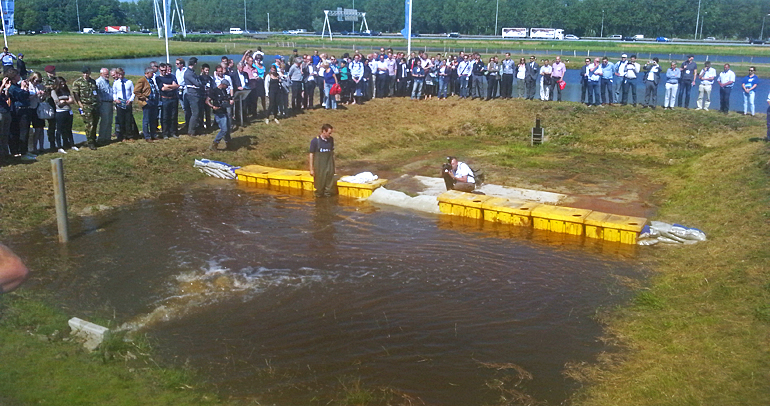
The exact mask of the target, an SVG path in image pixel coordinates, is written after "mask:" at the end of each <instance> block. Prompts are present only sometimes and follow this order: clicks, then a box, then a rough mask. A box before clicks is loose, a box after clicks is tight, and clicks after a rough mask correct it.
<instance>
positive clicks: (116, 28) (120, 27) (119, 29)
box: [104, 25, 131, 32]
mask: <svg viewBox="0 0 770 406" xmlns="http://www.w3.org/2000/svg"><path fill="white" fill-rule="evenodd" d="M129 31H131V29H130V28H128V26H127V25H108V26H106V27H104V32H129Z"/></svg>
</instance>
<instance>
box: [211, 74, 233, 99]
mask: <svg viewBox="0 0 770 406" xmlns="http://www.w3.org/2000/svg"><path fill="white" fill-rule="evenodd" d="M222 80H227V93H228V94H230V95H232V94H233V84H232V83H230V82H231V80H230V78H226V77H224V75H223V76H222V77H221V78H220V77H219V76H217V75H216V74H214V83H215V84H216V87H219V84H220V83H222Z"/></svg>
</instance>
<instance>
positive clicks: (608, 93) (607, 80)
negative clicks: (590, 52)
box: [601, 56, 615, 106]
mask: <svg viewBox="0 0 770 406" xmlns="http://www.w3.org/2000/svg"><path fill="white" fill-rule="evenodd" d="M614 76H615V65H613V64H611V63H610V62H609V59H607V57H606V56H605V57H604V58H603V59H602V79H601V93H602V106H606V105H607V104H609V105H610V106H612V104H613V103H614V102H615V99H614V97H613V96H614V95H615V90H614V89H613V88H612V79H613V77H614Z"/></svg>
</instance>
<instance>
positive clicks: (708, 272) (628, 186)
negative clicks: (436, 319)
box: [0, 99, 770, 406]
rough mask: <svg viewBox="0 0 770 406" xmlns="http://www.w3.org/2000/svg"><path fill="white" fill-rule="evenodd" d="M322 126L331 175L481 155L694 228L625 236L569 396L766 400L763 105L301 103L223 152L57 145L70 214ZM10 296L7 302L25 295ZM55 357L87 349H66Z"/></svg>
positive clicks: (293, 161) (410, 168)
mask: <svg viewBox="0 0 770 406" xmlns="http://www.w3.org/2000/svg"><path fill="white" fill-rule="evenodd" d="M536 115H540V117H541V118H542V122H543V125H544V126H545V128H546V132H547V134H548V135H549V140H548V142H547V143H546V144H545V145H543V146H541V147H537V148H531V147H529V146H528V135H529V128H530V127H532V125H533V121H534V117H535V116H536ZM325 122H329V123H331V124H333V125H334V126H335V131H336V134H335V136H336V138H337V144H338V149H337V162H338V165H339V171H338V172H340V173H343V174H351V173H357V172H360V171H362V170H371V171H373V172H375V173H377V174H379V175H380V176H382V177H385V178H390V179H396V178H397V177H398V176H399V175H401V174H419V175H430V176H433V175H435V173H436V168H437V167H438V165H439V164H440V163H441V162H442V160H443V157H445V156H446V155H448V154H452V155H457V156H460V157H461V159H463V160H465V161H467V162H470V163H471V164H472V165H474V166H481V167H483V168H484V171H485V172H486V174H487V180H488V182H490V183H497V184H504V185H510V186H519V187H527V188H535V189H541V190H549V191H556V192H562V193H568V194H570V195H573V196H583V197H586V198H584V199H582V200H580V201H579V204H578V205H582V206H584V207H589V208H590V207H591V205H592V204H593V203H592V202H594V203H598V202H601V203H602V204H604V205H611V204H612V205H614V206H612V207H613V209H614V210H615V211H617V212H622V211H623V210H627V209H628V207H629V206H630V205H638V206H639V207H644V208H647V209H646V210H649V211H651V212H654V213H655V214H654V219H658V220H662V221H667V222H678V223H681V224H685V225H688V226H695V227H698V228H700V229H702V230H704V231H705V232H706V233H707V235H708V236H709V241H707V242H705V243H700V244H697V245H694V246H687V247H665V246H663V247H657V246H656V247H647V248H643V249H641V254H640V257H639V258H638V260H639V262H641V263H644V264H645V265H646V266H647V267H649V268H650V269H652V270H653V275H652V277H651V279H650V280H649V281H647V283H646V286H645V288H644V289H642V290H640V291H639V292H638V293H637V295H636V297H635V298H634V300H632V301H631V302H630V303H628V304H627V305H625V306H621V307H618V308H615V309H609V310H607V311H606V312H604V313H602V315H601V321H602V322H603V323H604V325H605V337H604V338H605V339H606V340H607V342H608V343H610V344H611V346H612V347H611V348H612V349H613V351H611V352H608V354H606V355H603V356H602V357H600V358H599V359H598V360H597V361H596V362H595V363H590V364H570V365H567V366H565V374H567V376H569V377H570V378H572V379H576V380H578V381H580V382H583V383H585V387H584V389H582V390H581V391H579V392H578V393H577V394H576V395H575V398H574V403H576V404H583V405H607V406H609V405H613V406H615V405H619V404H624V405H625V404H630V405H683V404H692V405H697V404H702V405H717V404H721V405H727V404H741V405H763V404H766V400H767V399H768V397H770V387H768V385H767V382H769V381H770V358H769V357H768V356H767V354H768V350H770V343H768V341H767V337H768V333H770V272H768V269H770V266H768V265H769V264H768V258H770V249H768V248H767V245H766V243H765V242H766V241H767V238H768V234H770V224H768V222H767V217H768V216H770V209H768V192H770V183H769V182H768V180H767V179H768V178H767V176H768V174H770V164H769V162H768V161H770V153H768V148H767V145H766V144H764V143H762V142H753V141H755V140H752V139H756V138H760V137H764V134H765V122H764V117H756V118H751V117H744V116H741V115H737V114H735V113H731V114H730V115H728V116H724V115H721V114H718V113H716V112H702V111H683V110H676V111H662V110H660V109H658V110H649V109H634V108H631V107H630V106H627V107H615V108H588V107H585V106H583V105H580V104H576V103H561V104H555V103H541V102H525V101H521V100H513V101H501V100H496V101H491V102H478V101H470V100H464V101H461V100H456V99H450V100H446V101H438V100H431V101H424V102H411V101H409V100H405V99H393V100H374V101H372V102H370V103H367V104H366V105H364V106H350V107H349V108H348V109H346V110H339V111H325V110H314V111H308V112H306V113H304V114H301V115H299V116H297V117H294V118H291V119H287V120H284V121H282V122H281V124H280V125H275V124H271V125H265V124H264V123H261V124H260V123H256V124H252V125H251V126H249V127H246V128H245V129H240V130H238V132H237V133H236V134H234V137H235V138H234V140H233V143H232V144H233V146H234V147H235V150H234V151H221V152H216V153H208V152H206V150H205V149H206V148H207V147H208V145H209V142H210V140H211V136H206V137H199V138H194V139H191V138H183V139H180V140H169V141H163V142H158V143H154V144H147V143H143V142H142V143H139V142H137V143H131V144H125V143H124V144H115V145H110V146H108V147H105V148H100V149H99V150H98V151H96V152H92V151H81V152H77V153H70V154H67V156H66V157H65V171H66V178H67V187H68V199H69V204H70V209H71V213H72V215H73V216H87V215H90V214H91V213H92V212H93V211H94V210H98V209H95V208H97V207H104V206H107V207H117V206H121V205H124V204H127V203H130V202H133V201H136V200H138V199H144V198H152V197H155V196H157V195H158V194H160V193H163V192H164V191H167V190H169V189H172V188H176V187H179V186H181V185H184V184H186V183H189V182H194V181H196V180H198V179H201V178H202V175H200V174H199V173H197V171H195V170H194V169H193V168H192V167H191V165H192V160H193V158H197V157H208V158H213V159H217V160H222V161H225V162H228V163H231V164H235V165H243V164H249V163H261V164H265V165H271V166H280V167H286V168H304V167H305V165H306V164H305V162H306V159H307V155H306V148H307V143H308V140H309V139H310V138H311V137H312V136H314V135H316V134H317V132H318V129H319V127H320V125H321V124H323V123H325ZM45 158H46V157H45V156H42V157H41V158H40V162H37V163H33V164H28V165H13V166H7V167H3V168H2V170H1V171H0V177H1V179H2V181H1V182H0V196H3V197H2V199H3V200H2V205H1V206H0V214H1V216H0V230H2V234H0V236H2V238H3V241H9V242H11V243H12V241H13V236H14V235H15V234H17V233H20V232H23V231H26V230H30V229H35V228H38V227H52V225H53V219H54V217H53V213H54V208H53V198H52V191H51V187H50V172H49V170H50V169H49V168H50V165H49V164H48V162H47V159H45ZM618 197H623V198H622V199H618ZM618 200H620V202H618ZM612 202H615V203H612ZM51 244H54V242H51ZM28 260H30V259H28ZM3 300H4V301H5V300H6V299H5V298H3ZM14 300H19V301H20V303H22V304H23V303H25V301H27V300H30V299H27V298H25V297H19V298H18V299H14ZM22 309H23V306H22ZM26 312H27V310H23V312H22V313H23V314H26ZM4 319H5V318H4ZM61 320H62V319H61V318H60V319H59V321H58V322H57V324H56V325H58V326H61V325H62V321H61ZM23 324H24V323H22V324H19V323H7V322H4V324H3V326H2V327H0V334H3V340H2V344H0V352H2V353H3V354H12V353H14V352H20V353H21V352H22V351H27V353H28V354H32V353H34V352H36V351H40V352H41V353H43V354H48V353H47V352H46V351H49V350H50V348H56V347H55V346H57V345H65V344H59V343H42V341H41V340H40V339H39V338H37V337H35V336H33V335H29V334H26V333H25V330H24V327H23ZM60 328H62V327H60ZM38 334H39V333H38ZM45 334H49V335H50V332H46V333H45ZM40 346H43V347H46V346H48V347H46V348H48V349H38V347H40ZM51 351H54V352H53V354H55V353H56V352H55V350H51ZM68 354H69V353H68ZM67 357H68V359H70V358H72V359H79V360H81V361H82V362H85V361H87V360H88V359H89V358H88V357H89V356H87V355H82V354H71V355H67ZM3 359H6V358H3ZM81 361H79V362H81ZM121 365H122V364H121ZM86 366H88V367H86ZM24 368H26V366H25V365H24V363H21V362H19V363H8V362H6V363H4V366H3V371H4V372H3V373H5V374H7V376H9V377H11V378H12V379H17V380H18V379H20V378H19V377H22V376H23V375H24V374H29V373H32V372H30V371H36V370H38V369H39V368H45V369H46V370H48V369H51V370H58V369H59V368H71V369H69V370H74V371H78V372H77V373H78V374H79V375H82V376H91V375H95V374H102V375H104V376H106V377H120V376H122V375H121V374H123V373H125V371H126V370H127V368H128V367H126V366H123V368H124V369H120V368H116V369H112V367H110V368H108V367H101V366H99V367H96V366H93V365H91V364H87V363H85V364H83V363H79V364H77V365H75V364H72V365H70V364H67V365H66V366H65V365H59V364H56V363H51V364H45V365H42V364H38V365H37V366H32V367H29V368H30V369H24ZM147 374H149V375H147V376H146V377H145V378H146V380H144V379H145V378H141V379H139V380H137V381H136V382H137V385H138V386H140V387H141V386H145V385H148V387H149V388H151V389H152V388H156V386H153V384H152V383H151V382H152V381H154V380H155V375H152V372H151V371H147ZM14 377H15V378H14ZM535 378H536V377H535ZM115 379H117V378H115ZM38 381H42V380H34V381H31V382H28V383H27V385H29V386H28V387H25V388H24V389H23V390H21V389H17V388H16V387H15V386H14V387H13V388H11V390H10V391H9V392H5V391H4V392H3V393H9V394H10V396H12V397H16V399H17V400H22V399H27V398H26V397H23V396H27V395H25V394H27V393H40V394H41V395H40V396H41V398H37V399H38V400H40V401H41V402H42V401H48V402H51V400H50V399H52V398H54V397H55V396H56V395H55V394H56V393H57V390H56V389H55V388H54V389H47V386H46V387H43V386H37V385H54V386H56V385H58V384H57V383H56V382H54V383H53V384H52V383H50V382H38ZM12 382H18V381H12ZM114 382H115V381H114V380H107V381H105V383H104V384H105V385H107V386H112V385H115V383H114ZM362 384H363V385H365V384H366V383H365V382H364V383H362ZM204 388H205V386H204ZM59 390H62V391H63V390H64V389H63V388H59ZM153 390H156V389H153ZM14 391H21V392H14ZM196 393H197V392H196ZM172 395H173V393H172V394H171V395H169V396H172ZM178 395H179V396H180V399H181V400H180V402H179V404H185V403H184V402H187V400H185V399H186V398H184V397H183V395H185V394H184V393H182V394H178ZM52 403H55V402H52ZM82 403H86V404H99V403H98V402H95V401H91V400H83V401H82ZM340 403H342V402H340ZM376 403H377V402H375V401H371V402H370V404H376Z"/></svg>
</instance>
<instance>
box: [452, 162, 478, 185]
mask: <svg viewBox="0 0 770 406" xmlns="http://www.w3.org/2000/svg"><path fill="white" fill-rule="evenodd" d="M463 176H467V177H468V178H467V179H466V180H465V181H466V182H468V183H476V179H474V178H473V171H472V170H471V167H470V166H468V165H467V164H466V163H465V162H457V170H455V177H456V178H462V177H463Z"/></svg>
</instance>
